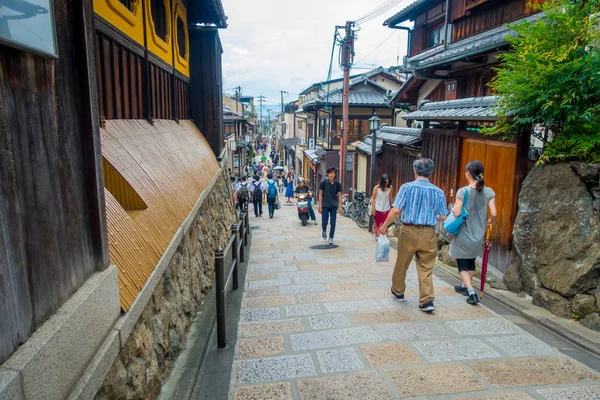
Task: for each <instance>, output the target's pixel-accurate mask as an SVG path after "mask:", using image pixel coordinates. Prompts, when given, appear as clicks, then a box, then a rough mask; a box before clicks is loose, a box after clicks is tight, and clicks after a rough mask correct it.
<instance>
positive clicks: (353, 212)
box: [346, 202, 360, 220]
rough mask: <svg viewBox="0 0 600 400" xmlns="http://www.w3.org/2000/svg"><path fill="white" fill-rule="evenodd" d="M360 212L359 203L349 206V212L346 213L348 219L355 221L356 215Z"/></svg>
mask: <svg viewBox="0 0 600 400" xmlns="http://www.w3.org/2000/svg"><path fill="white" fill-rule="evenodd" d="M358 211H360V205H359V203H357V202H353V203H350V205H349V206H348V210H347V211H346V217H348V218H352V219H353V220H355V219H356V215H357V214H358Z"/></svg>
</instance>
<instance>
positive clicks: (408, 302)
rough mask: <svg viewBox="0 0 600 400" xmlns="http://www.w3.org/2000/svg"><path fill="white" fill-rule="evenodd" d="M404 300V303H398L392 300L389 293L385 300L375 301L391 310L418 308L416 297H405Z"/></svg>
mask: <svg viewBox="0 0 600 400" xmlns="http://www.w3.org/2000/svg"><path fill="white" fill-rule="evenodd" d="M388 293H389V292H388ZM405 295H406V293H405ZM404 298H405V301H403V302H399V301H397V300H396V299H394V298H393V297H392V295H391V293H390V294H388V296H387V298H379V299H377V301H379V302H380V303H381V304H383V306H384V307H385V308H391V309H392V310H399V309H403V308H404V309H406V308H417V307H419V298H418V297H417V296H405V297H404Z"/></svg>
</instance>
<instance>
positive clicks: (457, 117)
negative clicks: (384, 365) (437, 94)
mask: <svg viewBox="0 0 600 400" xmlns="http://www.w3.org/2000/svg"><path fill="white" fill-rule="evenodd" d="M498 99H499V97H497V96H487V97H471V98H467V99H460V100H448V101H439V102H435V103H430V102H423V103H421V106H420V107H419V109H418V110H417V111H413V112H411V113H409V114H406V115H403V116H402V118H404V119H406V120H414V121H497V120H499V119H500V117H499V116H498V115H497V113H496V110H495V109H494V105H495V104H496V102H497V101H498Z"/></svg>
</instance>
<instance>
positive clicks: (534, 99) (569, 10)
mask: <svg viewBox="0 0 600 400" xmlns="http://www.w3.org/2000/svg"><path fill="white" fill-rule="evenodd" d="M599 10H600V0H587V1H583V0H550V1H546V2H545V4H544V6H543V7H542V11H543V12H544V14H545V16H544V18H542V19H541V20H538V21H535V22H521V23H516V24H513V25H512V26H511V28H512V29H513V30H514V31H515V32H517V34H518V35H517V36H515V37H509V38H508V40H509V42H510V44H511V48H512V50H511V51H509V52H507V53H504V54H502V55H500V60H501V67H500V68H498V69H497V72H498V75H497V77H496V78H495V79H494V80H493V81H492V83H491V84H490V85H491V87H492V88H494V89H495V90H496V91H497V92H498V94H499V95H500V96H501V100H500V101H499V104H498V112H499V115H502V116H504V117H503V119H502V120H501V121H499V123H498V124H496V125H495V126H494V127H492V128H489V129H487V130H486V131H485V133H487V134H494V135H497V134H500V135H502V136H503V137H504V138H505V139H511V138H514V137H516V136H519V135H522V134H529V133H531V131H532V125H533V124H537V123H539V124H542V125H543V126H544V127H546V128H547V129H549V130H550V131H551V132H552V140H551V142H549V143H547V145H546V146H545V148H544V153H543V154H542V159H541V161H542V162H550V161H560V160H569V159H579V160H582V161H588V162H598V161H600V14H599Z"/></svg>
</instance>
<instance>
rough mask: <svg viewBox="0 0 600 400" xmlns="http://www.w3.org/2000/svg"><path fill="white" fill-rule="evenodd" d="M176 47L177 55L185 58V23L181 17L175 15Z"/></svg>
mask: <svg viewBox="0 0 600 400" xmlns="http://www.w3.org/2000/svg"><path fill="white" fill-rule="evenodd" d="M177 48H178V49H179V55H180V56H181V58H183V59H184V60H185V59H187V36H186V34H185V24H184V23H183V20H182V19H181V17H179V16H178V17H177Z"/></svg>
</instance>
